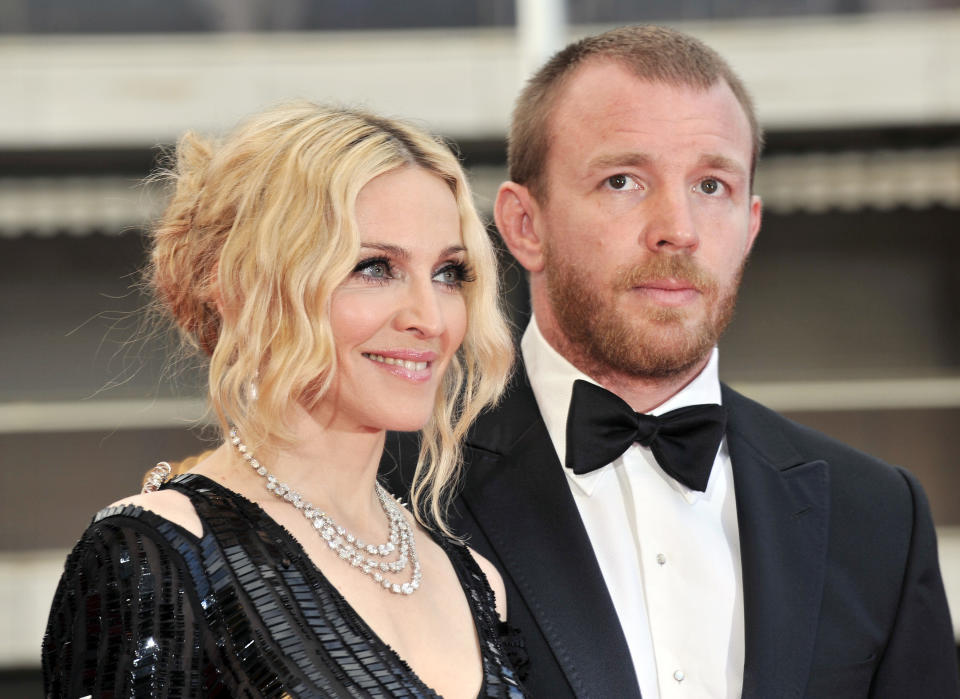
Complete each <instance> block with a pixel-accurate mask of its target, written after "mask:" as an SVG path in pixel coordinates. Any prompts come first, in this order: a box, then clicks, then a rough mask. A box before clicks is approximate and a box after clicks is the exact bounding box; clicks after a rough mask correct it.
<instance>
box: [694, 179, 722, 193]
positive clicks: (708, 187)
mask: <svg viewBox="0 0 960 699" xmlns="http://www.w3.org/2000/svg"><path fill="white" fill-rule="evenodd" d="M697 189H699V190H700V191H701V192H703V193H704V194H716V193H717V192H719V191H720V190H721V189H723V183H722V182H720V180H715V179H713V178H712V177H708V178H706V179H705V180H701V181H700V183H699V184H698V185H697Z"/></svg>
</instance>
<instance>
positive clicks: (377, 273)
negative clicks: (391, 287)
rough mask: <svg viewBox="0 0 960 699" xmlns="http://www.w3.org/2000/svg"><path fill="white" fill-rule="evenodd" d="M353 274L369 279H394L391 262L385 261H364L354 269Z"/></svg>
mask: <svg viewBox="0 0 960 699" xmlns="http://www.w3.org/2000/svg"><path fill="white" fill-rule="evenodd" d="M353 273H354V274H359V275H360V276H362V277H366V278H368V279H391V278H392V277H393V269H392V268H391V266H390V261H389V260H383V259H374V260H362V261H360V262H359V263H358V264H357V266H356V267H354V268H353Z"/></svg>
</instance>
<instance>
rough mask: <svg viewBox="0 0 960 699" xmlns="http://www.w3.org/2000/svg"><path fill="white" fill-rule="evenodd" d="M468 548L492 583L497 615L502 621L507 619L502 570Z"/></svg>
mask: <svg viewBox="0 0 960 699" xmlns="http://www.w3.org/2000/svg"><path fill="white" fill-rule="evenodd" d="M467 550H468V551H470V555H471V556H473V560H475V561H476V562H477V565H478V566H480V570H482V571H483V574H484V575H486V576H487V582H489V583H490V588H491V589H492V590H493V596H494V601H495V603H496V607H497V616H498V617H500V621H506V620H507V588H506V587H504V585H503V578H501V577H500V572H499V571H498V570H497V568H496V566H494V565H493V563H491V562H490V561H488V560H487V559H486V558H484V557H483V556H481V555H480V554H479V553H477V552H476V551H474V550H473V549H472V548H470V547H469V546H468V547H467Z"/></svg>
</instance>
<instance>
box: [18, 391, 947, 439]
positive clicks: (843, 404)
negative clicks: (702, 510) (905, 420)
mask: <svg viewBox="0 0 960 699" xmlns="http://www.w3.org/2000/svg"><path fill="white" fill-rule="evenodd" d="M732 386H733V388H735V389H736V390H738V391H740V392H741V393H743V394H744V395H747V396H749V397H750V398H753V399H754V400H757V401H759V402H761V403H763V404H764V405H767V406H768V407H770V408H773V409H774V410H780V411H803V410H901V409H909V408H958V407H960V377H942V378H918V379H864V380H848V381H777V382H770V381H757V382H751V381H738V382H734V383H732ZM198 424H200V425H205V424H210V416H209V414H208V413H207V409H206V403H205V401H204V400H203V399H200V398H163V399H159V398H158V399H154V400H106V399H90V400H80V401H34V402H31V401H23V402H11V403H0V434H21V433H51V432H73V431H88V430H135V429H166V428H177V427H185V428H186V427H191V426H194V425H198Z"/></svg>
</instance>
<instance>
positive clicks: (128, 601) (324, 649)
mask: <svg viewBox="0 0 960 699" xmlns="http://www.w3.org/2000/svg"><path fill="white" fill-rule="evenodd" d="M164 488H173V489H176V490H178V491H180V492H182V493H184V494H185V495H187V496H188V497H189V498H190V499H191V501H192V503H193V506H194V508H195V509H196V512H197V515H198V516H199V518H200V521H201V523H202V524H203V536H202V538H197V537H196V536H194V535H193V534H191V533H190V532H188V531H186V530H185V529H183V528H182V527H180V526H178V525H176V524H173V523H172V522H170V521H168V520H166V519H164V518H161V517H159V516H157V515H155V514H153V513H151V512H149V511H147V510H144V509H142V508H140V507H137V506H123V507H111V508H107V509H105V510H102V511H101V512H99V513H98V514H97V515H96V517H95V518H94V520H93V522H92V523H91V525H90V526H89V527H88V529H87V530H86V532H84V534H83V536H82V537H81V539H80V541H79V542H78V543H77V546H76V547H75V548H74V550H73V552H72V553H71V554H70V556H69V558H68V559H67V562H66V566H65V570H64V574H63V577H62V578H61V580H60V585H59V587H58V589H57V592H56V596H55V597H54V601H53V606H52V609H51V612H50V618H49V621H48V623H47V630H46V634H45V636H44V639H43V672H44V683H45V693H46V696H48V697H81V696H86V695H92V696H95V697H105V698H109V697H130V696H135V697H200V696H202V697H288V696H289V697H435V696H438V695H437V694H436V692H434V691H433V690H431V689H430V688H429V687H428V686H426V685H425V684H424V683H423V682H422V681H421V680H420V679H419V678H418V677H417V675H416V674H415V673H414V672H413V670H412V669H411V668H410V667H409V666H408V665H407V663H405V662H404V661H403V659H402V658H400V657H399V656H398V655H397V654H396V652H394V651H393V650H392V649H391V648H390V647H389V646H388V645H387V644H386V643H384V642H383V641H382V640H381V639H380V638H379V637H378V636H377V635H376V634H375V633H374V632H373V630H372V629H371V628H370V627H369V626H368V625H367V624H366V623H365V622H364V621H363V619H361V618H360V617H359V616H358V615H357V614H356V612H355V611H354V610H353V609H352V608H351V607H350V605H349V604H348V603H347V602H346V600H345V599H344V598H343V597H342V595H340V593H339V592H338V591H337V590H336V588H334V587H333V585H331V584H330V582H329V581H328V580H327V579H326V578H325V577H324V576H323V574H322V573H321V572H320V571H319V570H318V569H317V568H316V566H314V565H313V563H312V562H311V561H310V559H309V558H308V557H307V555H306V553H305V552H304V551H303V549H302V548H301V547H300V545H299V543H298V542H297V541H296V540H295V539H294V538H293V537H292V536H291V535H290V534H289V533H288V532H287V531H286V529H284V528H283V527H282V526H280V525H279V524H277V523H276V522H275V521H274V520H273V519H271V518H270V517H269V516H268V515H266V513H264V511H263V510H262V509H260V507H259V506H257V505H255V504H254V503H252V502H250V501H248V500H246V499H244V498H243V497H241V496H240V495H238V494H236V493H234V492H232V491H230V490H227V489H226V488H224V487H222V486H220V485H218V484H216V483H215V482H213V481H211V480H209V479H207V478H205V477H203V476H198V475H190V474H187V475H183V476H178V477H177V478H175V479H173V480H172V481H170V482H169V483H167V484H166V485H165V486H164ZM435 539H436V541H437V542H438V544H439V545H440V546H441V547H442V548H443V550H444V551H445V552H446V554H447V556H448V557H449V559H450V561H451V563H452V565H453V568H454V570H455V571H456V574H457V576H458V578H459V580H460V583H461V585H462V586H463V590H464V593H465V595H466V597H467V601H468V603H469V606H470V610H471V613H472V616H473V618H474V623H475V626H476V629H477V634H478V638H479V641H480V650H481V656H482V662H483V684H482V687H481V691H480V694H479V696H481V697H522V696H523V692H522V690H521V689H520V687H519V685H518V683H517V681H516V679H515V673H514V671H513V669H512V667H511V665H510V663H509V661H508V659H507V657H506V655H505V653H504V650H503V646H502V645H501V643H500V639H499V635H498V634H499V629H500V628H501V627H502V625H500V624H499V621H498V619H497V616H496V611H495V608H494V597H493V592H492V591H491V588H490V585H489V584H488V582H487V580H486V577H485V576H484V574H483V573H482V572H481V570H480V569H479V567H478V566H477V564H476V562H475V561H474V560H473V557H472V556H471V555H470V552H469V551H468V550H467V549H466V547H464V546H462V545H459V544H456V543H455V542H452V541H450V540H448V539H445V538H443V537H440V536H437V537H435ZM358 580H360V576H359V575H358ZM362 582H365V583H366V581H362ZM366 584H369V583H366ZM398 601H400V600H398ZM437 642H438V643H442V642H443V639H440V638H438V639H437Z"/></svg>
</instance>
